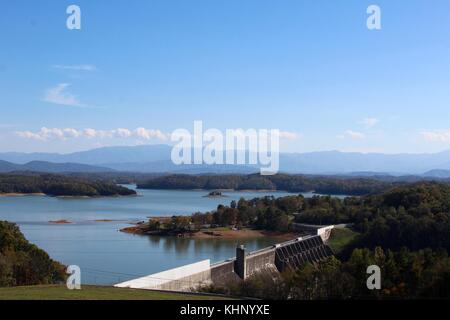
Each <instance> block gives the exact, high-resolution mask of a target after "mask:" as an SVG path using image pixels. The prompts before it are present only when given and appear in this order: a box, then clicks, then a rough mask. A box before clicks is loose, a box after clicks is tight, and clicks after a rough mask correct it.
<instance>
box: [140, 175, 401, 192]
mask: <svg viewBox="0 0 450 320" xmlns="http://www.w3.org/2000/svg"><path fill="white" fill-rule="evenodd" d="M400 183H401V182H385V181H380V180H376V179H368V178H339V177H325V176H316V177H313V176H302V175H288V174H278V175H273V176H261V175H259V174H252V175H184V174H177V175H168V176H161V177H155V178H151V179H149V180H147V181H145V182H141V183H138V188H141V189H181V190H192V189H206V190H214V189H234V190H282V191H289V192H299V193H300V192H309V191H314V192H316V193H322V194H336V195H337V194H341V195H355V196H360V195H366V194H372V193H378V192H381V191H383V190H387V189H388V188H390V187H392V186H394V185H396V184H400Z"/></svg>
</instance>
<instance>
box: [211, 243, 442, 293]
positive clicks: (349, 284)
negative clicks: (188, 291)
mask: <svg viewBox="0 0 450 320" xmlns="http://www.w3.org/2000/svg"><path fill="white" fill-rule="evenodd" d="M370 265H377V266H379V267H380V270H381V280H382V281H381V290H369V289H368V288H367V283H366V281H367V277H368V274H367V272H366V270H367V266H370ZM203 291H207V292H215V293H225V294H231V295H236V296H242V297H255V298H260V299H271V300H289V299H292V300H322V299H404V298H409V299H411V298H412V299H416V298H448V297H450V258H449V257H448V254H447V252H446V251H445V250H435V251H433V250H430V249H426V250H420V251H417V252H411V251H409V250H407V249H405V248H404V249H401V250H398V251H392V250H383V249H381V248H379V247H378V248H375V249H374V250H369V249H367V248H365V249H355V250H353V252H352V254H351V256H350V258H349V259H348V260H347V261H340V260H338V259H337V258H336V257H330V258H328V259H327V260H324V261H320V262H319V263H317V264H316V265H312V264H306V265H304V266H303V267H302V268H300V269H299V270H297V271H288V272H284V273H283V274H281V275H278V276H277V275H274V274H270V275H267V274H259V275H255V276H252V277H250V278H249V279H247V280H245V281H243V282H235V283H228V284H227V285H226V286H224V287H207V288H203Z"/></svg>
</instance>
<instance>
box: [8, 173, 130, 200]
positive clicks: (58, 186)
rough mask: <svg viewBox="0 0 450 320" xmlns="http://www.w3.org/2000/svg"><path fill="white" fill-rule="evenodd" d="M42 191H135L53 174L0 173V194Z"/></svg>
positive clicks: (92, 193)
mask: <svg viewBox="0 0 450 320" xmlns="http://www.w3.org/2000/svg"><path fill="white" fill-rule="evenodd" d="M2 193H3V194H8V193H23V194H31V193H44V194H46V195H49V196H88V197H95V196H117V195H121V196H125V195H134V194H136V192H135V191H134V190H130V189H128V188H125V187H122V186H118V185H116V184H113V183H109V182H103V181H87V180H84V179H80V178H73V177H67V176H62V175H54V174H33V175H9V174H2V175H0V195H1V194H2Z"/></svg>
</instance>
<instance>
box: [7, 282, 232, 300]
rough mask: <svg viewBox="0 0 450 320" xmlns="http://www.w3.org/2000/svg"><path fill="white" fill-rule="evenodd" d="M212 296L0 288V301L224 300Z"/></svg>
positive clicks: (54, 287)
mask: <svg viewBox="0 0 450 320" xmlns="http://www.w3.org/2000/svg"><path fill="white" fill-rule="evenodd" d="M225 299H226V298H224V297H220V296H213V295H193V294H182V293H172V292H161V291H150V290H137V289H124V288H114V287H101V286H82V288H81V290H68V289H67V288H66V287H65V286H64V285H42V286H25V287H10V288H0V300H225Z"/></svg>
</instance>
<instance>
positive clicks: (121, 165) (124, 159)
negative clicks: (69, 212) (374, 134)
mask: <svg viewBox="0 0 450 320" xmlns="http://www.w3.org/2000/svg"><path fill="white" fill-rule="evenodd" d="M171 148H172V147H171V146H168V145H142V146H130V147H104V148H97V149H93V150H88V151H83V152H74V153H70V154H57V153H18V152H9V153H0V160H3V161H8V162H9V163H5V162H0V172H10V171H21V170H22V171H23V170H28V171H45V172H68V171H71V172H81V171H84V172H95V171H111V170H117V171H134V172H184V173H206V172H209V173H211V172H217V173H230V172H236V173H251V172H256V171H258V170H259V167H258V166H237V165H213V166H207V165H182V166H176V165H174V164H173V163H172V161H171V160H170V153H171ZM30 162H31V163H30ZM280 172H286V173H305V174H353V175H379V174H393V175H405V174H414V175H422V174H424V173H426V175H427V176H433V177H441V178H442V177H443V178H446V177H450V150H449V151H444V152H440V153H434V154H381V153H368V154H363V153H347V152H339V151H324V152H309V153H282V154H281V155H280Z"/></svg>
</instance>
